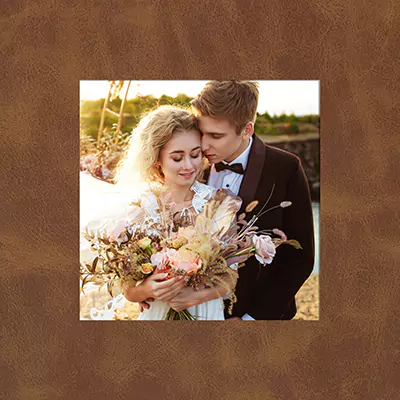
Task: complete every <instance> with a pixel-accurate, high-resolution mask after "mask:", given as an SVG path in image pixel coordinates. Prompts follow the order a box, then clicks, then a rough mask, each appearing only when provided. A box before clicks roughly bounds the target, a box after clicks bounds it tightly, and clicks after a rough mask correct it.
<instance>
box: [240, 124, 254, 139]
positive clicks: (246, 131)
mask: <svg viewBox="0 0 400 400" xmlns="http://www.w3.org/2000/svg"><path fill="white" fill-rule="evenodd" d="M242 133H243V139H246V140H247V139H250V138H251V136H252V135H253V133H254V124H253V122H248V123H247V124H246V126H245V127H244V128H243V131H242Z"/></svg>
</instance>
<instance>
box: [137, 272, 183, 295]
mask: <svg viewBox="0 0 400 400" xmlns="http://www.w3.org/2000/svg"><path fill="white" fill-rule="evenodd" d="M166 275H167V274H164V273H163V274H153V275H151V276H149V277H148V278H147V279H146V280H145V281H144V282H143V283H142V284H143V285H145V287H144V289H147V290H146V293H148V295H147V297H146V298H148V297H152V298H154V299H157V300H160V301H162V302H167V301H169V300H171V299H172V298H173V297H175V296H176V295H177V294H178V293H179V292H180V291H181V290H182V288H183V287H184V286H185V284H186V282H185V280H184V279H183V277H182V276H178V277H174V278H171V279H167V280H164V279H165V277H166Z"/></svg>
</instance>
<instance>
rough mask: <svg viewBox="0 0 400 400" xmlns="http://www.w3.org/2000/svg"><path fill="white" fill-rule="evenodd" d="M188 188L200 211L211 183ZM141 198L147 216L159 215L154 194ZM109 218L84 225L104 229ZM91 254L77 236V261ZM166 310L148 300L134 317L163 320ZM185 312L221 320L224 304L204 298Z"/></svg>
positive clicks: (115, 303) (98, 315)
mask: <svg viewBox="0 0 400 400" xmlns="http://www.w3.org/2000/svg"><path fill="white" fill-rule="evenodd" d="M191 190H192V191H193V192H194V196H193V199H192V208H193V210H194V212H195V213H196V214H199V213H200V212H201V211H202V210H203V208H204V205H205V204H206V203H207V201H208V200H209V199H210V198H211V197H212V195H213V194H214V193H215V189H214V188H212V187H211V186H208V185H205V184H203V183H200V182H198V181H195V182H194V184H193V185H192V187H191ZM141 198H142V207H144V208H145V209H146V211H147V212H148V213H149V214H150V216H151V217H152V218H153V219H154V220H157V219H158V218H160V216H159V215H158V213H157V207H158V206H157V201H156V197H155V195H154V194H153V193H151V192H146V193H144V194H142V196H141ZM143 200H144V201H143ZM113 208H114V207H113ZM121 210H122V211H121ZM120 212H123V213H127V215H129V209H127V208H123V207H122V208H120ZM110 214H111V213H110ZM120 216H121V215H120ZM112 217H113V219H117V214H116V213H114V215H112ZM106 221H108V222H106ZM110 221H112V220H111V219H110V218H108V219H104V218H103V219H102V220H98V221H96V222H91V223H90V224H88V225H89V227H90V228H91V229H100V230H102V229H107V227H109V226H110ZM85 225H86V224H85ZM93 257H94V256H93V253H91V252H90V249H89V248H88V246H87V245H85V241H84V240H82V239H81V252H80V259H81V262H83V261H86V260H88V259H90V258H93ZM124 300H125V298H124V297H123V295H122V294H120V295H119V296H117V297H116V298H115V299H114V300H112V301H110V302H109V303H108V304H107V306H106V307H105V309H104V310H103V311H99V312H97V311H98V310H92V313H91V316H92V319H103V318H102V316H104V317H106V316H108V317H109V316H110V314H112V313H113V311H114V310H115V308H117V307H121V306H122V305H123V303H124ZM168 310H169V306H168V304H167V303H163V302H161V301H159V300H154V302H152V303H151V306H150V309H149V310H144V311H143V312H142V313H140V315H139V317H138V320H164V319H165V316H166V314H167V312H168ZM188 311H189V312H190V313H191V314H192V315H193V316H194V317H195V318H196V319H197V320H200V321H201V320H223V319H224V307H223V300H222V299H221V298H218V299H215V300H211V301H207V302H205V303H202V304H198V305H196V306H193V307H190V308H189V309H188ZM104 319H106V318H104ZM107 319H109V318H107Z"/></svg>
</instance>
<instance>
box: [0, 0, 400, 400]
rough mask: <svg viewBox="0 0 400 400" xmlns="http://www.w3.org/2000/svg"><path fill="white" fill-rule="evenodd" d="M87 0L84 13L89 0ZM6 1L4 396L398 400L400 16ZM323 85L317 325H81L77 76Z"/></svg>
mask: <svg viewBox="0 0 400 400" xmlns="http://www.w3.org/2000/svg"><path fill="white" fill-rule="evenodd" d="M81 3H82V4H81ZM285 4H286V3H284V2H279V1H274V2H267V1H265V2H264V1H191V0H185V1H134V2H133V1H128V0H125V1H118V2H116V1H115V2H114V1H110V2H108V1H107V2H106V1H94V0H88V1H85V2H77V1H50V0H42V1H38V0H31V1H29V2H27V1H2V2H1V5H0V11H1V12H0V20H1V24H0V26H1V44H0V46H1V49H2V56H1V58H0V66H1V79H2V89H1V91H0V110H1V115H2V117H1V122H0V124H1V127H2V129H1V131H2V138H1V146H0V149H1V150H0V151H1V161H2V170H1V173H2V178H1V182H2V191H1V210H2V221H1V253H0V258H1V279H0V285H1V290H0V304H1V322H2V327H1V361H0V363H1V380H2V382H1V385H0V393H1V396H0V397H2V398H5V399H24V400H25V399H26V400H28V399H29V400H30V399H52V400H53V399H85V400H87V399H122V398H123V399H126V398H128V399H144V400H147V399H182V400H186V399H229V400H236V399H263V400H264V399H284V400H288V399H289V400H290V399H364V400H365V399H395V398H397V396H398V392H399V389H400V387H399V379H398V376H396V372H395V371H396V368H395V361H398V356H399V336H400V329H399V319H398V304H399V300H400V299H399V297H400V291H399V269H398V267H399V258H400V253H399V236H400V232H399V211H398V205H399V198H398V197H399V196H398V189H399V187H400V185H399V179H398V175H399V152H398V148H399V146H398V145H399V142H398V130H399V124H398V121H399V120H398V114H399V101H400V95H399V93H400V92H399V89H398V82H399V80H400V68H399V51H398V46H399V42H400V37H399V32H400V19H399V11H400V3H399V2H398V1H396V0H390V1H377V0H374V1H369V2H360V1H357V2H346V1H333V2H332V1H330V2H327V1H324V0H316V1H304V0H298V1H296V2H293V3H292V4H291V5H290V6H289V5H288V4H286V5H285ZM227 78H238V79H258V80H262V79H318V80H320V82H321V268H320V276H321V279H320V294H321V307H320V309H321V311H320V321H313V322H307V321H287V322H280V321H258V322H252V323H247V322H233V321H232V322H204V323H202V322H194V323H191V322H177V323H172V322H126V321H116V322H90V321H79V320H78V318H79V288H78V251H79V241H78V223H79V182H78V178H79V81H80V80H84V79H134V80H139V79H154V80H155V79H164V80H171V79H227Z"/></svg>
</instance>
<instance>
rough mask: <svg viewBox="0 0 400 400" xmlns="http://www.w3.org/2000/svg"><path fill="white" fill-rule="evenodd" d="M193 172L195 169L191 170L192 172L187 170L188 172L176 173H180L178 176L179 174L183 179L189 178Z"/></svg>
mask: <svg viewBox="0 0 400 400" xmlns="http://www.w3.org/2000/svg"><path fill="white" fill-rule="evenodd" d="M194 172H195V171H192V172H189V173H186V174H182V173H180V174H178V175H180V176H181V177H182V178H184V179H190V178H192V177H193V175H194Z"/></svg>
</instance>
